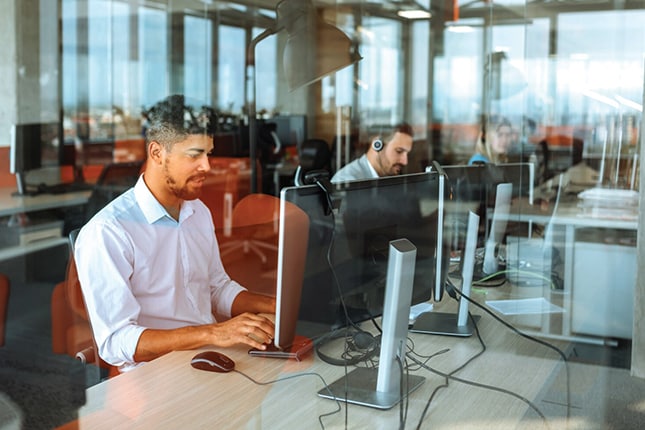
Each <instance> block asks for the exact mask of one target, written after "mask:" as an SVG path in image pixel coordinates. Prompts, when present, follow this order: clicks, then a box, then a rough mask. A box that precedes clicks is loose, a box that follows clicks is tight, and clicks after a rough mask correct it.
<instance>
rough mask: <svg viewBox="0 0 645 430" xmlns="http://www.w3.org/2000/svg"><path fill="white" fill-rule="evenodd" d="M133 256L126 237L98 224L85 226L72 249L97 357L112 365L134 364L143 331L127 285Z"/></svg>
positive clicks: (112, 228)
mask: <svg viewBox="0 0 645 430" xmlns="http://www.w3.org/2000/svg"><path fill="white" fill-rule="evenodd" d="M132 255H133V252H132V246H131V244H130V242H129V240H128V239H127V236H126V235H125V234H124V233H123V232H121V231H119V230H117V229H116V228H114V227H111V226H109V225H105V224H103V223H99V222H90V223H88V224H86V225H85V226H84V227H83V228H82V229H81V232H80V233H79V236H78V238H77V240H76V244H75V247H74V259H75V262H76V266H77V270H78V278H79V281H80V284H81V289H82V291H83V297H84V299H85V304H86V307H87V312H88V315H89V318H90V323H91V326H92V330H93V332H94V339H95V341H96V344H97V347H98V353H99V356H100V357H101V358H102V359H103V360H104V361H106V362H107V363H110V364H112V365H114V366H123V365H124V364H127V363H134V353H135V350H136V346H137V343H138V341H139V337H140V336H141V333H142V332H143V331H144V330H145V327H141V326H139V325H138V324H137V320H138V316H139V313H140V311H141V308H140V306H139V304H138V302H137V300H136V299H135V297H134V296H133V295H132V290H131V288H130V284H129V278H130V276H131V274H132V270H133V264H132V260H133V257H132Z"/></svg>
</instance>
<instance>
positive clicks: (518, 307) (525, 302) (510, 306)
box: [486, 297, 564, 315]
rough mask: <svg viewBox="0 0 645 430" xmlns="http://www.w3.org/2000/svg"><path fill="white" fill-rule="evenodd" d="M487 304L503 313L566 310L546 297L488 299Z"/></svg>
mask: <svg viewBox="0 0 645 430" xmlns="http://www.w3.org/2000/svg"><path fill="white" fill-rule="evenodd" d="M486 304H487V305H488V306H490V307H491V308H493V309H495V310H496V311H497V312H499V313H501V314H503V315H530V314H553V313H559V312H564V309H563V308H561V307H560V306H556V305H554V304H553V303H551V302H549V301H548V300H547V299H545V298H544V297H536V298H532V299H517V300H487V301H486Z"/></svg>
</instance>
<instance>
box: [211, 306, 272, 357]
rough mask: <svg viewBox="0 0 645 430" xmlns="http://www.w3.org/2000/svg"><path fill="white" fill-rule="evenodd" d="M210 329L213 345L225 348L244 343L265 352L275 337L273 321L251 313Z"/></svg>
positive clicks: (214, 325) (212, 326) (213, 325)
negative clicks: (267, 345)
mask: <svg viewBox="0 0 645 430" xmlns="http://www.w3.org/2000/svg"><path fill="white" fill-rule="evenodd" d="M209 327H210V333H209V335H210V336H211V337H212V339H213V341H212V343H213V345H217V346H223V347H227V346H232V345H235V344H239V343H242V344H246V345H249V346H251V347H253V348H257V349H262V350H264V349H266V344H269V343H271V342H272V341H273V338H274V335H275V326H274V324H273V321H271V320H270V319H269V318H267V317H265V316H263V315H257V314H252V313H249V312H245V313H243V314H241V315H238V316H236V317H233V318H231V319H229V320H227V321H224V322H221V323H217V324H212V325H211V326H209Z"/></svg>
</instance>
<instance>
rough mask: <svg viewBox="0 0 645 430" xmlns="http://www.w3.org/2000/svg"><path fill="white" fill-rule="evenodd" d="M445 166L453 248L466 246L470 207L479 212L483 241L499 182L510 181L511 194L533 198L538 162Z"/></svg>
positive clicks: (447, 205)
mask: <svg viewBox="0 0 645 430" xmlns="http://www.w3.org/2000/svg"><path fill="white" fill-rule="evenodd" d="M433 168H434V167H429V168H428V169H429V170H432V169H433ZM441 169H442V170H443V172H444V173H445V174H446V176H447V181H448V185H449V191H448V197H447V202H446V210H447V215H446V216H447V218H448V219H447V220H446V223H447V224H446V225H447V228H448V229H449V230H450V237H451V238H452V241H453V243H452V249H453V250H458V249H462V248H463V244H464V241H465V235H466V224H467V219H468V212H469V211H472V212H474V213H476V214H477V215H479V219H480V235H479V240H478V242H479V245H480V246H481V245H483V241H484V240H485V239H486V237H487V236H488V231H489V228H488V220H487V217H486V211H487V210H488V209H493V208H494V207H495V199H496V191H497V185H499V184H502V183H510V184H512V189H511V198H526V199H527V200H528V202H529V203H532V201H533V187H534V182H533V181H534V176H533V175H534V170H533V169H534V166H533V165H532V164H531V163H508V164H476V165H452V166H441Z"/></svg>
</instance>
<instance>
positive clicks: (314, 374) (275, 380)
mask: <svg viewBox="0 0 645 430" xmlns="http://www.w3.org/2000/svg"><path fill="white" fill-rule="evenodd" d="M233 372H235V373H239V374H240V375H242V376H244V377H245V378H246V379H248V380H249V381H251V382H253V383H254V384H256V385H262V386H264V385H271V384H275V383H277V382H283V381H288V380H290V379H296V378H301V377H304V376H315V377H317V378H318V379H320V380H321V381H322V383H323V385H324V387H325V389H326V390H327V392H328V393H329V394H330V395H331V396H332V398H333V394H332V392H331V389H330V388H329V385H327V382H326V381H325V378H323V377H322V376H321V375H320V374H318V373H314V372H303V373H294V374H292V375H289V376H285V377H282V378H278V379H273V380H270V381H258V380H256V379H254V378H252V377H251V376H249V375H247V374H246V373H244V372H241V371H239V370H237V369H233ZM336 406H337V407H336V409H335V410H333V411H331V412H327V413H325V414H321V415H318V422H319V423H320V428H321V429H323V430H324V429H325V424H324V423H323V418H325V417H329V416H332V415H334V414H337V413H339V412H340V411H341V409H342V408H341V406H340V402H339V401H338V400H336Z"/></svg>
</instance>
